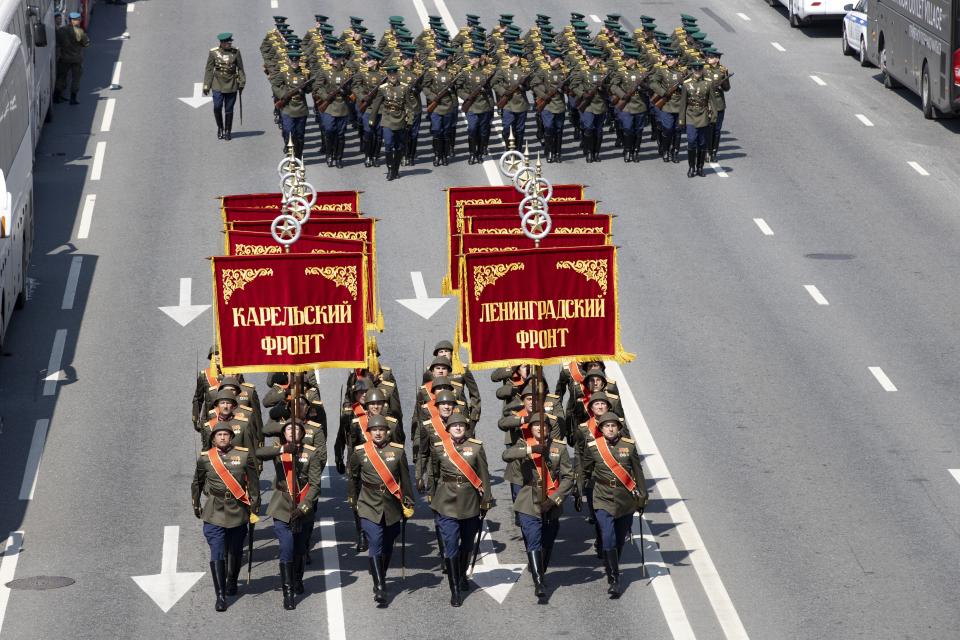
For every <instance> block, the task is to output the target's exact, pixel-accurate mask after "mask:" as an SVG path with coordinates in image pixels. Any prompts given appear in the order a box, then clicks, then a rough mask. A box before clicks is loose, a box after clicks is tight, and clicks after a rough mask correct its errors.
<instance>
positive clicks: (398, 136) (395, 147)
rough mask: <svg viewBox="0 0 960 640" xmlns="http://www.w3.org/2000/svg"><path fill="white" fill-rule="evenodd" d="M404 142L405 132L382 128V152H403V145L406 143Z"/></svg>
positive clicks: (405, 138)
mask: <svg viewBox="0 0 960 640" xmlns="http://www.w3.org/2000/svg"><path fill="white" fill-rule="evenodd" d="M406 140H407V136H406V131H405V130H403V129H391V128H390V127H383V147H384V151H386V152H387V153H390V152H391V151H400V152H401V153H402V152H403V151H404V150H405V149H404V144H405V143H406Z"/></svg>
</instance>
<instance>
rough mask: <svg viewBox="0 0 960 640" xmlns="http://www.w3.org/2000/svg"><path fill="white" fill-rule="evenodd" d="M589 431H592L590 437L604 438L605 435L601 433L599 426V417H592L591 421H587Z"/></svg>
mask: <svg viewBox="0 0 960 640" xmlns="http://www.w3.org/2000/svg"><path fill="white" fill-rule="evenodd" d="M587 429H588V430H589V431H590V435H592V436H593V437H594V438H602V437H603V433H601V432H600V425H598V424H597V417H596V416H590V419H589V420H587Z"/></svg>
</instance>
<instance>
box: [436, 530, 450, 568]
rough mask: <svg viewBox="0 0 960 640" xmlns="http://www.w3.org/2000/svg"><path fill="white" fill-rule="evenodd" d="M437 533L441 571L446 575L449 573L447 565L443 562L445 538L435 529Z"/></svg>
mask: <svg viewBox="0 0 960 640" xmlns="http://www.w3.org/2000/svg"><path fill="white" fill-rule="evenodd" d="M435 532H436V534H437V553H439V554H440V570H441V571H442V572H443V573H446V572H447V563H446V562H444V561H443V559H444V557H445V556H444V555H443V537H442V536H441V535H440V530H439V529H435Z"/></svg>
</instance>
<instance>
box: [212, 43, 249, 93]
mask: <svg viewBox="0 0 960 640" xmlns="http://www.w3.org/2000/svg"><path fill="white" fill-rule="evenodd" d="M245 84H247V76H246V74H244V72H243V58H242V57H240V50H239V49H234V48H233V47H230V48H229V49H222V48H220V47H214V48H213V49H210V53H209V54H207V66H206V68H205V69H204V71H203V90H204V91H210V90H213V91H219V92H220V93H236V92H237V91H242V90H243V87H244V85H245Z"/></svg>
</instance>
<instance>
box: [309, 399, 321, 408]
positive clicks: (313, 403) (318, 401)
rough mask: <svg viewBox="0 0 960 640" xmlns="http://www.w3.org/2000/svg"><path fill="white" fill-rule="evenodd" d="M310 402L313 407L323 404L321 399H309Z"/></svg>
mask: <svg viewBox="0 0 960 640" xmlns="http://www.w3.org/2000/svg"><path fill="white" fill-rule="evenodd" d="M310 404H312V405H313V406H315V407H322V406H323V400H311V401H310Z"/></svg>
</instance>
